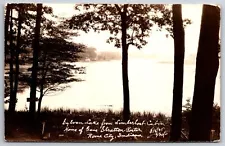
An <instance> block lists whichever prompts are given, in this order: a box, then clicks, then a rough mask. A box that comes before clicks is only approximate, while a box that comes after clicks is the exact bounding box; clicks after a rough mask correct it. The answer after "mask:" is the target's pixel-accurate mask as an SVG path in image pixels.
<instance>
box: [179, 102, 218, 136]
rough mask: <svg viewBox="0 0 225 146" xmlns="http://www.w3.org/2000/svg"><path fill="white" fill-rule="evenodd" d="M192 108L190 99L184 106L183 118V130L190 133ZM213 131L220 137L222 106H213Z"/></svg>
mask: <svg viewBox="0 0 225 146" xmlns="http://www.w3.org/2000/svg"><path fill="white" fill-rule="evenodd" d="M191 108H192V104H191V102H190V98H188V99H187V100H186V103H185V105H184V106H183V111H182V117H183V128H184V129H185V131H186V132H187V133H188V131H189V125H190V121H191ZM212 112H213V114H212V129H213V130H215V131H216V138H217V139H219V137H220V106H218V105H217V104H214V105H213V109H212Z"/></svg>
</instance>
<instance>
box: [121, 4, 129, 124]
mask: <svg viewBox="0 0 225 146" xmlns="http://www.w3.org/2000/svg"><path fill="white" fill-rule="evenodd" d="M126 12H127V5H126V4H125V5H124V9H123V12H121V21H122V24H121V28H122V78H123V98H124V99H123V100H124V101H123V102H124V103H123V118H124V120H125V121H127V120H129V118H130V99H129V98H130V97H129V83H128V82H129V81H128V45H127V42H126V36H127V24H126V23H127V22H126V21H127V20H126V19H127V16H126Z"/></svg>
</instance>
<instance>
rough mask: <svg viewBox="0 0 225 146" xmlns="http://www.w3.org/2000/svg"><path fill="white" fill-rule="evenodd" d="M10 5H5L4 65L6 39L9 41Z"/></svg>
mask: <svg viewBox="0 0 225 146" xmlns="http://www.w3.org/2000/svg"><path fill="white" fill-rule="evenodd" d="M10 6H11V5H10V4H7V6H6V15H5V65H6V56H7V54H8V47H7V46H8V45H7V42H8V39H9V34H8V32H9V30H8V29H9V15H10V9H11V8H10Z"/></svg>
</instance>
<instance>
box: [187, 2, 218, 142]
mask: <svg viewBox="0 0 225 146" xmlns="http://www.w3.org/2000/svg"><path fill="white" fill-rule="evenodd" d="M219 27H220V8H219V7H217V6H210V5H203V11H202V21H201V30H200V39H199V47H198V54H197V58H196V59H197V61H196V75H195V87H194V96H193V103H192V116H191V124H190V134H189V140H191V141H210V132H211V128H212V108H213V100H214V89H215V81H216V76H217V72H218V67H219V58H218V48H219V47H218V42H219Z"/></svg>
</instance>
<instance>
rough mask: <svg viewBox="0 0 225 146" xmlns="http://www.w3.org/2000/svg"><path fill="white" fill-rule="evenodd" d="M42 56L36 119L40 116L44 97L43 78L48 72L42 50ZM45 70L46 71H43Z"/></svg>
mask: <svg viewBox="0 0 225 146" xmlns="http://www.w3.org/2000/svg"><path fill="white" fill-rule="evenodd" d="M43 52H44V54H43V57H44V59H43V66H42V74H41V76H42V79H41V82H40V97H39V100H38V117H39V116H40V113H41V103H42V99H43V97H44V84H45V76H46V74H47V71H48V67H46V59H47V55H46V51H45V50H43ZM45 69H46V70H45Z"/></svg>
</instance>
